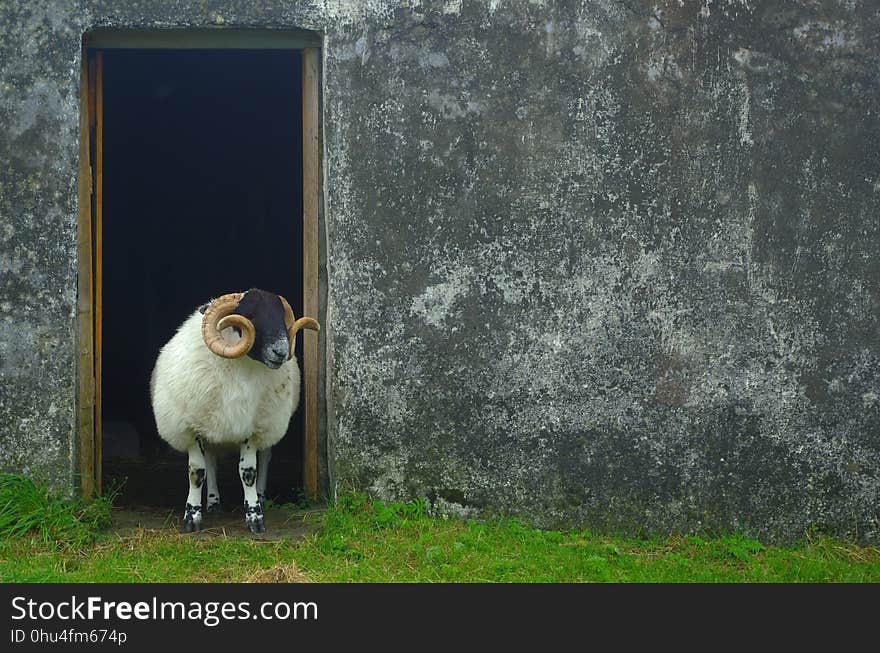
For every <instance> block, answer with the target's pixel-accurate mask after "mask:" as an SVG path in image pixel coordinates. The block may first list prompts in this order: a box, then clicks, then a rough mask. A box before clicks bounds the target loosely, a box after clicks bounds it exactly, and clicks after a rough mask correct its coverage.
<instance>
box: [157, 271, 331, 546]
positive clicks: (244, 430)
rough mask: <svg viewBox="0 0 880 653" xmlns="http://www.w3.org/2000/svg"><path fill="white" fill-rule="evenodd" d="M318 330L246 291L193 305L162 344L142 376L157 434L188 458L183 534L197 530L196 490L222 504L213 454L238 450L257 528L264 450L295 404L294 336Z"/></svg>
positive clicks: (250, 517)
mask: <svg viewBox="0 0 880 653" xmlns="http://www.w3.org/2000/svg"><path fill="white" fill-rule="evenodd" d="M302 328H307V329H314V330H316V331H317V330H319V329H320V327H319V325H318V323H317V322H316V321H315V320H314V319H312V318H310V317H302V318H300V319H298V320H296V319H294V315H293V310H292V309H291V308H290V304H288V303H287V300H285V299H284V297H282V296H281V295H276V294H274V293H269V292H266V291H264V290H260V289H258V288H252V289H250V290H248V291H246V292H243V293H231V294H227V295H223V296H221V297H218V298H217V299H215V300H213V301H211V302H209V303H208V304H205V305H203V306H201V307H199V308H198V309H197V310H196V311H195V312H193V313H192V315H190V316H189V317H188V318H187V319H186V320H185V321H184V322H183V324H182V325H181V326H180V328H179V329H178V330H177V332H176V333H175V334H174V336H173V337H172V338H171V339H170V340H169V341H168V342H167V343H166V344H165V345H164V346H163V347H162V348H161V350H160V351H159V355H158V357H157V358H156V364H155V366H154V368H153V373H152V375H151V377H150V399H151V403H152V406H153V414H154V416H155V419H156V428H157V430H158V432H159V435H160V436H161V437H162V439H163V440H165V441H166V442H167V443H168V444H169V445H171V447H173V448H174V449H177V450H178V451H182V452H185V453H187V454H188V456H189V466H188V471H189V494H188V496H187V500H186V508H185V510H184V514H183V524H182V527H181V530H182V531H183V532H184V533H190V532H193V531H198V530H201V525H202V486H203V485H204V484H205V481H206V480H207V491H208V510H209V511H213V510H215V509H219V507H220V494H219V491H218V489H217V476H216V454H217V452H218V451H219V450H221V449H222V448H224V447H229V446H233V447H234V446H237V447H238V448H239V451H240V456H239V465H238V471H239V476H240V478H241V483H242V488H243V490H244V512H245V524H246V525H247V527H248V529H249V530H250V531H251V532H252V533H262V532H264V531H265V525H264V520H263V498H264V495H265V488H266V476H267V467H268V462H269V448H270V447H271V446H272V445H274V444H275V443H277V442H278V441H279V440H280V439H281V438H282V437H284V434H285V432H286V431H287V426H288V423H289V422H290V418H291V416H292V415H293V412H294V411H295V410H296V408H297V404H298V403H299V384H300V372H299V366H298V365H297V362H296V358H295V357H294V353H293V351H294V343H295V341H296V332H297V331H298V330H299V329H302Z"/></svg>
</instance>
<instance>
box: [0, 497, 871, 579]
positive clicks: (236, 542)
mask: <svg viewBox="0 0 880 653" xmlns="http://www.w3.org/2000/svg"><path fill="white" fill-rule="evenodd" d="M4 491H5V490H4ZM26 491H27V493H28V495H29V496H30V495H31V494H36V495H38V496H42V494H41V493H40V492H36V493H35V492H34V490H33V488H32V487H30V486H28V487H27V489H26ZM3 496H6V495H5V494H4V495H3ZM41 501H46V499H41ZM48 501H49V504H50V505H52V506H53V507H54V508H53V510H55V511H56V512H54V513H53V514H54V515H55V516H56V519H54V520H53V523H57V524H59V525H58V526H52V527H46V526H44V525H41V524H38V523H37V522H36V520H35V519H34V518H33V517H26V518H25V519H23V521H22V522H21V523H20V524H16V523H12V522H11V521H9V519H7V518H6V517H5V515H7V514H10V515H11V514H12V513H6V512H4V513H3V515H4V518H3V520H0V525H2V526H3V528H0V581H2V582H249V581H250V582H253V581H258V582H274V581H313V582H456V583H457V582H475V583H483V582H516V583H518V582H576V583H580V582H641V583H655V582H666V583H683V582H761V583H764V582H858V583H863V582H878V581H880V548H878V547H860V546H856V545H853V544H848V543H845V542H841V541H838V540H834V539H831V538H827V537H815V538H809V539H805V540H804V541H803V542H802V543H800V544H798V545H797V546H791V547H779V546H770V545H765V544H761V543H760V542H757V541H755V540H752V539H749V538H747V537H744V536H742V535H725V536H718V537H695V536H673V537H656V538H627V537H611V536H608V535H602V534H596V533H591V532H589V531H582V530H572V531H566V532H560V531H543V530H537V529H534V528H530V527H528V526H525V525H523V524H522V523H521V522H519V521H517V520H514V519H493V520H489V521H485V522H477V521H468V522H463V521H459V520H456V519H438V518H432V517H430V516H429V515H428V514H427V512H426V509H425V504H423V503H421V502H410V503H395V504H390V505H386V504H382V503H379V502H374V501H371V500H369V499H368V498H367V497H365V496H364V495H348V496H344V497H342V498H341V499H340V500H339V501H338V503H337V504H336V505H335V506H331V507H330V508H328V509H327V510H326V511H323V512H321V513H316V515H315V516H314V517H313V519H315V520H318V521H319V522H320V526H321V530H320V531H319V532H318V533H317V534H316V535H314V536H311V537H309V538H307V539H305V540H303V541H301V542H259V541H254V540H240V539H227V538H224V537H220V536H218V537H216V538H200V539H194V538H192V537H190V536H186V535H180V534H178V533H176V532H173V531H170V530H163V531H139V532H137V533H135V534H133V535H131V536H129V537H125V538H120V537H117V536H115V535H112V534H108V533H106V532H105V533H104V534H102V535H98V536H97V537H95V533H96V529H97V525H98V522H89V521H88V520H85V521H84V522H83V521H80V523H86V524H89V526H88V533H90V535H89V536H83V534H82V531H81V530H80V529H79V527H62V526H61V525H62V524H67V523H68V521H67V518H62V517H60V516H59V515H60V514H61V512H62V511H60V509H59V508H58V506H57V504H56V503H54V499H52V498H51V497H50V498H49V499H48ZM33 505H44V503H38V502H34V504H33ZM69 512H70V513H71V515H72V516H73V517H75V518H76V519H80V518H77V517H76V515H78V514H89V512H88V509H86V510H85V513H83V506H82V505H80V504H74V505H72V506H69ZM99 512H100V511H99ZM98 521H100V520H98ZM269 527H270V528H271V524H270V525H269ZM48 533H53V535H48ZM67 533H70V534H71V535H70V537H71V538H72V539H71V540H67V539H65V538H66V537H67V535H65V534H67Z"/></svg>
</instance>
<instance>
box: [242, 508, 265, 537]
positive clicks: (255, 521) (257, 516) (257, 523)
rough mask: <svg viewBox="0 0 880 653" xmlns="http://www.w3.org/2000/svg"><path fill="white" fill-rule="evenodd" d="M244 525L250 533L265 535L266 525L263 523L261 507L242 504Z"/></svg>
mask: <svg viewBox="0 0 880 653" xmlns="http://www.w3.org/2000/svg"><path fill="white" fill-rule="evenodd" d="M244 523H245V524H246V525H247V527H248V530H249V531H250V532H251V533H265V532H266V524H265V522H264V521H263V507H262V506H261V505H260V504H259V503H258V504H257V505H255V506H250V505H248V503H247V501H245V504H244Z"/></svg>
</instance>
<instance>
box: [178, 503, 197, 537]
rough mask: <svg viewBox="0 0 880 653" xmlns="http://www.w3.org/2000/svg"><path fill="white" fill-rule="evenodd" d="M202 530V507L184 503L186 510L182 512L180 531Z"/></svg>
mask: <svg viewBox="0 0 880 653" xmlns="http://www.w3.org/2000/svg"><path fill="white" fill-rule="evenodd" d="M200 530H202V507H201V506H191V505H190V504H186V512H184V513H183V524H182V525H181V527H180V532H181V533H193V532H195V531H200Z"/></svg>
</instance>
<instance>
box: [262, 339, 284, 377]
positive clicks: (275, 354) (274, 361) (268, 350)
mask: <svg viewBox="0 0 880 653" xmlns="http://www.w3.org/2000/svg"><path fill="white" fill-rule="evenodd" d="M289 349H290V345H289V341H288V340H287V336H284V337H280V338H277V339H276V340H274V341H272V342H271V343H269V344H267V345H266V346H265V347H264V348H263V352H262V354H263V355H262V357H261V360H262V361H263V363H265V364H266V366H267V367H269V368H271V369H273V370H277V369H278V368H279V367H281V366H282V365H283V364H284V362H285V361H286V360H287V352H288V351H289Z"/></svg>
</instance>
